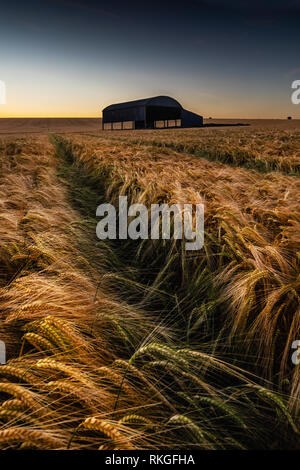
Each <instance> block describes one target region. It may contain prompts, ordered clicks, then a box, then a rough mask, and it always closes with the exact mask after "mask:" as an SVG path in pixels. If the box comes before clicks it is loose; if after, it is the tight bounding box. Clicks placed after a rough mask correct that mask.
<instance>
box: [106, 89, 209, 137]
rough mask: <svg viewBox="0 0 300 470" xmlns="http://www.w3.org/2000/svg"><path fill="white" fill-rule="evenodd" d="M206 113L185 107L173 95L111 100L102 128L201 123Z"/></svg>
mask: <svg viewBox="0 0 300 470" xmlns="http://www.w3.org/2000/svg"><path fill="white" fill-rule="evenodd" d="M201 126H203V117H202V116H199V115H198V114H195V113H192V112H191V111H187V110H186V109H183V107H182V106H181V104H180V103H178V101H177V100H175V99H174V98H170V97H169V96H154V97H152V98H145V99H141V100H135V101H127V102H125V103H117V104H111V105H110V106H107V107H106V108H104V109H103V111H102V129H111V130H113V129H155V128H164V127H201Z"/></svg>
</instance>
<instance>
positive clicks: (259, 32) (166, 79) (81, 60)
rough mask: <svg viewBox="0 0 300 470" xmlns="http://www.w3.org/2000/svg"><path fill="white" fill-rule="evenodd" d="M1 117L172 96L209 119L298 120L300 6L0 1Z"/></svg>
mask: <svg viewBox="0 0 300 470" xmlns="http://www.w3.org/2000/svg"><path fill="white" fill-rule="evenodd" d="M0 59H1V61H0V80H4V81H5V82H6V87H7V104H6V105H5V106H4V105H2V106H1V107H0V116H1V115H2V116H4V115H5V116H25V115H28V116H46V115H49V116H55V115H58V116H75V115H77V116H97V115H99V112H100V111H99V110H100V109H101V108H103V107H104V106H106V105H107V104H110V103H111V102H116V101H123V100H128V99H136V98H141V97H145V96H151V95H156V94H168V95H171V96H173V97H175V98H177V99H178V100H179V101H180V102H181V103H182V104H183V105H184V106H186V107H189V108H190V109H192V110H194V111H196V112H200V113H202V114H204V116H208V115H211V116H214V117H285V116H286V115H287V114H291V115H293V116H294V117H300V106H299V107H297V106H295V105H292V104H291V100H290V95H291V83H292V81H293V80H296V79H300V0H298V1H290V0H287V1H286V2H280V1H277V0H273V1H257V0H254V1H252V2H246V1H239V2H238V1H234V0H229V1H223V0H211V1H210V0H207V1H201V0H185V1H182V2H171V1H170V2H169V1H168V2H164V1H156V0H154V1H151V2H141V1H139V2H135V1H133V2H124V1H114V2H101V1H99V2H96V1H91V0H85V1H84V0H54V1H48V0H43V1H42V2H41V1H35V0H29V1H28V2H26V3H25V2H21V1H16V0H10V1H8V0H2V1H1V10H0Z"/></svg>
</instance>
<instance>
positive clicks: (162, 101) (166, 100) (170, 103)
mask: <svg viewBox="0 0 300 470" xmlns="http://www.w3.org/2000/svg"><path fill="white" fill-rule="evenodd" d="M139 106H165V107H174V108H178V107H179V108H182V106H181V104H180V103H178V101H177V100H175V99H174V98H171V97H170V96H153V97H151V98H144V99H141V100H135V101H125V102H124V103H116V104H111V105H110V106H107V107H106V108H104V109H103V111H113V110H118V109H127V108H135V107H139Z"/></svg>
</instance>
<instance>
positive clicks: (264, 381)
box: [0, 120, 300, 450]
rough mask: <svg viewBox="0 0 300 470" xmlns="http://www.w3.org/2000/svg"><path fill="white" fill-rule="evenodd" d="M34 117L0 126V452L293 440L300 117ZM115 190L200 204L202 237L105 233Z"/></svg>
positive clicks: (299, 401) (297, 420) (266, 444)
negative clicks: (195, 245)
mask: <svg viewBox="0 0 300 470" xmlns="http://www.w3.org/2000/svg"><path fill="white" fill-rule="evenodd" d="M5 121H8V120H5ZM23 121H24V120H23ZM30 121H31V122H27V123H26V122H23V124H22V123H21V120H20V121H19V125H18V127H16V126H15V124H14V123H13V122H12V121H9V122H6V123H4V120H2V123H1V122H0V133H1V134H2V135H1V134H0V164H1V171H0V210H1V220H2V223H1V227H0V233H1V241H0V296H1V300H0V306H1V321H0V340H2V341H4V342H5V344H6V348H7V363H6V364H5V365H1V366H0V448H2V449H36V448H38V449H71V450H74V449H100V450H107V449H108V450H113V449H124V450H131V449H176V450H177V449H178V450H180V449H211V450H222V449H299V448H300V445H299V442H300V440H299V431H300V377H299V364H296V363H295V361H294V362H293V361H292V355H293V353H294V351H295V349H293V348H292V344H293V342H295V341H297V340H300V309H299V295H300V270H299V267H300V186H299V173H300V124H299V122H298V121H274V122H273V121H266V122H263V121H255V122H250V121H249V122H250V124H251V125H250V126H245V127H205V128H203V129H177V130H175V129H174V130H172V129H167V130H156V131H149V130H147V131H122V132H117V131H115V132H110V131H105V132H104V131H98V130H97V129H98V127H97V126H98V122H97V121H96V120H94V121H93V120H90V121H88V120H80V121H81V122H75V121H74V120H65V122H63V121H55V122H54V121H52V122H51V120H50V121H47V122H45V121H42V120H39V122H37V121H36V122H32V120H30ZM92 121H93V122H92ZM237 121H238V122H241V121H239V120H237ZM213 123H217V124H220V122H215V121H213V120H209V122H208V124H213ZM120 195H127V197H128V200H129V203H130V204H131V203H143V204H145V205H146V206H147V207H149V206H150V205H151V204H153V203H163V202H164V203H168V204H173V203H190V204H193V205H195V204H199V203H202V204H204V207H205V240H204V247H203V249H201V250H198V251H194V252H189V251H186V250H185V249H184V242H183V241H182V240H175V239H172V240H162V239H159V240H150V239H149V240H143V241H142V240H130V239H128V240H99V239H98V238H97V237H96V231H95V230H96V225H97V223H98V221H99V218H96V215H95V213H96V208H97V206H98V205H99V204H101V203H103V202H110V203H112V204H114V205H116V206H117V200H118V197H119V196H120Z"/></svg>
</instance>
